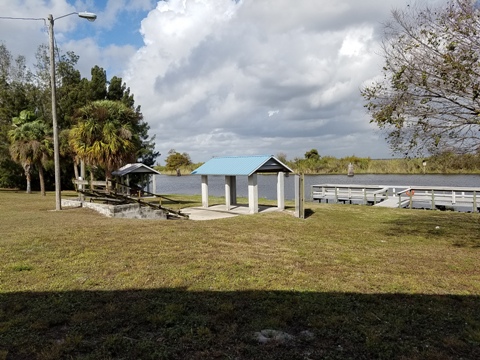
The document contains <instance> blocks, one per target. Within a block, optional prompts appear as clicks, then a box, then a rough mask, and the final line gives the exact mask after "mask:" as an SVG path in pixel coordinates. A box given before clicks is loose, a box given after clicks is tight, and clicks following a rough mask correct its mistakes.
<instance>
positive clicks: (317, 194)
mask: <svg viewBox="0 0 480 360" xmlns="http://www.w3.org/2000/svg"><path fill="white" fill-rule="evenodd" d="M311 200H312V201H318V202H322V201H324V202H326V203H344V204H347V203H348V204H362V205H373V206H382V207H390V208H411V209H413V208H415V209H432V210H435V209H437V210H453V211H469V212H478V211H480V187H444V186H405V185H396V186H392V185H357V184H355V185H343V184H320V185H312V186H311Z"/></svg>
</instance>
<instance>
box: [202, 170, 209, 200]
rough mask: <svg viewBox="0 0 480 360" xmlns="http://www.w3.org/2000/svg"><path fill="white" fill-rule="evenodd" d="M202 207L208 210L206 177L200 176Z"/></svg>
mask: <svg viewBox="0 0 480 360" xmlns="http://www.w3.org/2000/svg"><path fill="white" fill-rule="evenodd" d="M202 206H203V207H204V208H208V176H207V175H202Z"/></svg>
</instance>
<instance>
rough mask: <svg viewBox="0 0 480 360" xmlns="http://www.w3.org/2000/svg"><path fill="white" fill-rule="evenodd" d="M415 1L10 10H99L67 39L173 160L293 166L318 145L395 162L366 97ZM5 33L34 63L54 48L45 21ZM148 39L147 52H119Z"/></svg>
mask: <svg viewBox="0 0 480 360" xmlns="http://www.w3.org/2000/svg"><path fill="white" fill-rule="evenodd" d="M426 1H429V2H438V1H439V0H426ZM410 2H411V0H363V1H353V0H322V1H318V0H298V1H295V2H292V1H291V0H288V1H287V0H237V1H234V0H169V1H168V2H166V1H155V0H136V1H134V0H108V1H107V2H98V1H95V0H77V1H74V0H69V1H68V2H67V0H49V1H48V0H46V1H34V0H12V1H9V2H4V3H2V4H0V13H1V14H2V15H4V16H32V17H47V15H48V14H49V13H53V14H54V15H55V16H59V15H63V14H66V13H69V12H72V11H75V10H79V11H84V10H88V11H94V12H97V14H98V20H97V21H96V22H95V23H93V25H92V24H90V23H86V22H83V21H80V20H78V19H75V21H74V19H69V20H67V19H60V20H59V21H57V22H56V23H55V34H56V38H57V42H58V44H59V46H60V47H61V49H62V51H64V52H65V51H67V50H73V51H75V53H76V54H78V55H80V61H79V68H80V70H81V72H82V75H83V76H89V74H90V69H91V67H92V66H94V65H99V66H102V67H103V68H105V69H107V75H108V77H111V76H113V75H120V76H122V77H123V79H124V80H125V81H126V82H127V86H129V87H130V88H131V91H132V93H133V94H134V95H135V100H136V103H137V104H138V105H141V106H142V111H143V114H144V117H145V120H146V121H147V122H148V123H149V124H150V126H151V134H152V135H153V134H155V135H156V143H157V150H159V151H160V152H162V153H164V154H165V153H166V152H167V151H168V150H169V149H171V148H175V149H176V150H178V151H181V152H188V153H189V154H190V155H191V157H192V159H193V160H194V161H204V160H206V159H208V158H210V157H211V156H213V155H222V154H253V153H268V154H276V153H278V152H284V153H286V154H287V155H288V156H289V158H293V157H295V156H303V154H304V153H305V151H307V150H310V149H311V148H317V149H318V151H319V152H320V154H325V155H334V156H346V155H352V154H355V155H358V156H371V157H387V156H388V155H389V151H388V148H387V145H386V144H385V142H384V141H383V139H382V136H381V135H379V133H378V131H377V130H376V128H375V127H374V126H373V125H372V124H370V123H369V119H368V116H367V114H366V113H365V109H364V108H363V99H362V98H361V96H360V91H359V90H360V88H361V87H362V86H363V85H364V84H369V83H371V81H372V79H375V77H377V76H378V75H379V71H380V69H381V66H382V63H383V60H382V59H381V58H380V57H379V56H378V55H377V54H378V53H379V40H380V38H381V31H380V30H381V27H382V23H383V22H385V21H386V20H388V18H389V16H390V11H391V10H392V9H393V8H402V7H404V6H406V4H407V3H410ZM148 10H149V12H148V14H146V15H145V16H143V15H142V14H143V13H142V12H145V11H148ZM140 18H143V20H141V22H140V20H139V19H140ZM0 31H1V33H2V39H3V41H4V42H5V44H6V45H7V47H8V48H9V49H10V50H12V52H13V53H14V54H15V55H18V54H22V55H26V57H27V59H28V60H29V62H30V63H33V62H34V60H35V58H34V54H35V51H36V48H37V46H38V45H39V44H41V43H48V34H47V32H46V27H45V25H44V23H43V21H38V22H31V21H30V22H29V21H6V20H2V21H0ZM136 31H138V32H139V33H140V34H141V35H142V37H143V41H144V44H143V46H141V45H139V46H138V48H135V47H134V46H133V45H115V44H127V43H128V41H125V42H122V41H119V38H118V37H122V36H123V37H128V36H129V35H131V34H132V33H135V32H136ZM80 34H81V36H80ZM137 34H138V33H137ZM74 35H75V36H74ZM114 36H117V38H116V39H113V37H114ZM134 38H135V37H133V36H132V39H134ZM140 46H141V47H140ZM161 159H164V157H162V158H161ZM161 159H160V160H161Z"/></svg>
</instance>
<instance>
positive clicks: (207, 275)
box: [0, 191, 480, 359]
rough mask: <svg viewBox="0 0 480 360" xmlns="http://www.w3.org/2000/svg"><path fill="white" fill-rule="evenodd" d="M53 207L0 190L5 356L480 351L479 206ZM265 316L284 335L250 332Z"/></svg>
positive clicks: (442, 354)
mask: <svg viewBox="0 0 480 360" xmlns="http://www.w3.org/2000/svg"><path fill="white" fill-rule="evenodd" d="M172 197H174V198H176V199H177V200H179V201H180V202H181V204H180V206H190V205H198V204H199V203H200V199H199V197H182V196H172ZM165 205H167V206H168V205H169V204H165ZM171 206H172V207H173V205H171ZM177 206H178V205H177ZM54 207H55V206H54V194H48V196H47V198H42V197H41V196H40V195H38V194H32V195H26V194H23V193H15V192H10V191H0V213H1V214H2V215H1V221H0V233H1V234H2V235H1V239H0V254H1V259H2V261H1V262H0V359H2V358H5V359H65V358H76V359H77V358H81V359H133V358H135V359H321V358H322V359H323V358H328V359H345V358H352V359H353V358H354V359H362V358H364V359H366V358H386V359H387V358H388V359H392V358H397V359H457V358H463V359H476V358H479V357H480V311H479V309H480V274H479V271H478V265H479V264H480V240H479V239H480V217H479V214H466V213H444V212H436V211H421V210H418V211H410V210H404V209H393V210H392V209H377V208H372V207H363V206H343V205H325V204H308V206H307V208H309V211H308V213H309V214H310V216H309V217H308V218H307V219H306V220H299V219H296V218H294V217H292V216H291V215H288V214H282V213H266V214H258V215H254V216H242V217H236V218H230V219H222V220H214V221H206V222H194V221H180V220H179V221H155V220H129V219H110V218H105V217H102V216H100V215H98V214H97V213H95V212H93V211H89V210H86V209H68V210H63V211H61V212H53V211H50V210H51V209H54ZM437 226H439V228H438V229H437V228H436V227H437ZM264 329H274V330H279V331H283V332H287V333H288V334H290V335H292V336H293V338H292V339H291V340H289V341H286V342H283V343H282V342H276V341H272V342H269V343H267V344H259V342H258V341H257V340H256V339H255V338H254V334H255V332H259V331H261V330H264Z"/></svg>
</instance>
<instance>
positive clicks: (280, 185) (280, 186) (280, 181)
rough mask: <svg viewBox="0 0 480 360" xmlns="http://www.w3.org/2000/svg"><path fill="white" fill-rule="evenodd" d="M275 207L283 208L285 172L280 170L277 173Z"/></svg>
mask: <svg viewBox="0 0 480 360" xmlns="http://www.w3.org/2000/svg"><path fill="white" fill-rule="evenodd" d="M277 208H278V210H285V173H284V172H281V171H280V172H279V173H278V175H277Z"/></svg>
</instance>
